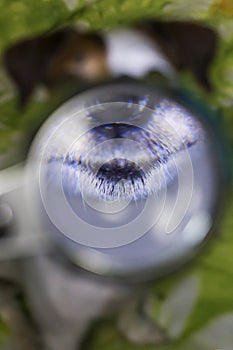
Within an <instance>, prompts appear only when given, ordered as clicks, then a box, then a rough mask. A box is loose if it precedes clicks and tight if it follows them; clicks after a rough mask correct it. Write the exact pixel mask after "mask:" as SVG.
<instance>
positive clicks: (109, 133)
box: [93, 123, 136, 139]
mask: <svg viewBox="0 0 233 350" xmlns="http://www.w3.org/2000/svg"><path fill="white" fill-rule="evenodd" d="M135 129H136V127H135V126H134V125H130V124H125V123H109V124H102V125H99V126H97V127H96V128H94V129H93V132H95V133H97V134H101V135H103V136H105V137H107V138H109V139H117V138H122V137H124V134H125V133H126V132H129V131H131V132H133V131H135Z"/></svg>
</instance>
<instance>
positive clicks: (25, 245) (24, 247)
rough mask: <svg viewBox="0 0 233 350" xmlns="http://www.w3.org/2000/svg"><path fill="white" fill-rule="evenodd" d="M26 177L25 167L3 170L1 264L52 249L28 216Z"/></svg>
mask: <svg viewBox="0 0 233 350" xmlns="http://www.w3.org/2000/svg"><path fill="white" fill-rule="evenodd" d="M24 176H25V171H24V166H23V164H18V165H16V166H13V167H11V168H8V169H4V170H1V171H0V233H1V235H0V262H1V261H6V260H12V259H18V258H25V257H29V256H34V255H38V254H44V253H46V252H47V251H48V250H49V249H50V248H49V243H48V239H46V235H43V234H42V232H39V230H40V229H39V228H35V227H34V226H33V225H32V221H31V220H30V218H28V217H27V210H26V205H25V203H24V197H23V188H24V186H25V181H24ZM36 231H38V232H36Z"/></svg>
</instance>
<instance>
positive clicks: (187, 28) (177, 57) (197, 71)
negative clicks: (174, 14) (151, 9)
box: [140, 21, 217, 90]
mask: <svg viewBox="0 0 233 350" xmlns="http://www.w3.org/2000/svg"><path fill="white" fill-rule="evenodd" d="M140 28H141V29H142V30H144V31H146V32H147V33H148V34H149V35H150V36H151V37H152V38H153V39H154V40H156V42H157V43H158V44H159V46H160V47H161V49H162V51H163V52H164V53H165V55H166V56H167V57H168V59H169V60H170V61H171V63H172V64H173V65H174V67H175V68H176V69H177V70H183V69H189V70H190V71H191V72H192V73H193V74H194V76H195V78H196V79H197V81H198V82H199V83H200V84H201V85H202V86H203V87H204V88H205V89H206V90H210V89H211V86H210V82H209V79H208V68H209V65H210V63H211V62H212V60H213V58H214V55H215V52H216V46H217V35H216V33H215V32H214V30H212V29H210V28H208V27H206V26H204V25H201V24H198V23H192V22H178V21H172V22H165V21H164V22H162V21H148V22H145V23H142V24H141V25H140Z"/></svg>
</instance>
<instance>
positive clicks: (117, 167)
mask: <svg viewBox="0 0 233 350" xmlns="http://www.w3.org/2000/svg"><path fill="white" fill-rule="evenodd" d="M97 177H98V178H99V179H100V180H102V181H112V182H114V183H117V182H118V181H120V180H131V181H133V180H134V179H139V178H140V179H143V171H142V170H141V169H140V167H138V166H137V165H136V164H135V163H134V162H131V161H129V160H127V159H120V158H119V159H113V160H111V161H110V162H107V163H105V164H103V165H102V166H101V167H100V168H99V170H98V172H97Z"/></svg>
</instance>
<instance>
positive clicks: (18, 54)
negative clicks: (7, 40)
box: [3, 29, 70, 108]
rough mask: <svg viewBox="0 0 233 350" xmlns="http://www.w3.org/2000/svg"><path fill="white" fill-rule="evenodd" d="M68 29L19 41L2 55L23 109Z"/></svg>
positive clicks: (68, 31)
mask: <svg viewBox="0 0 233 350" xmlns="http://www.w3.org/2000/svg"><path fill="white" fill-rule="evenodd" d="M69 33H70V29H66V30H63V31H59V32H56V33H53V34H49V35H43V36H38V37H35V38H32V39H27V40H23V41H20V42H19V43H16V44H14V45H13V46H11V47H9V48H8V49H7V50H6V52H5V53H4V57H3V59H4V64H5V67H6V69H7V71H8V73H9V75H10V77H11V78H12V79H13V80H14V82H15V84H16V86H17V89H18V91H19V103H20V107H21V108H23V107H24V106H25V104H26V103H27V102H28V99H29V98H30V95H31V93H32V92H33V89H34V88H35V87H36V85H37V84H39V83H41V82H43V81H44V79H45V78H46V74H47V69H48V66H49V64H50V62H51V61H52V59H53V57H54V55H56V52H57V51H58V50H59V49H60V47H61V46H62V45H63V44H64V41H65V40H66V38H67V36H69Z"/></svg>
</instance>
